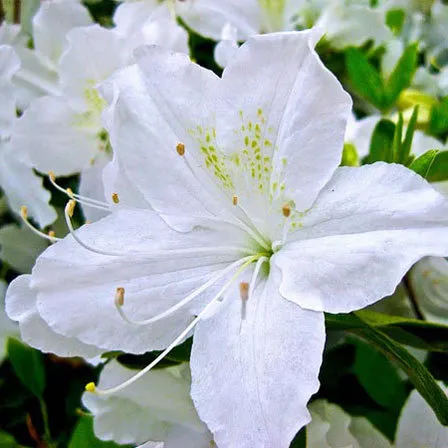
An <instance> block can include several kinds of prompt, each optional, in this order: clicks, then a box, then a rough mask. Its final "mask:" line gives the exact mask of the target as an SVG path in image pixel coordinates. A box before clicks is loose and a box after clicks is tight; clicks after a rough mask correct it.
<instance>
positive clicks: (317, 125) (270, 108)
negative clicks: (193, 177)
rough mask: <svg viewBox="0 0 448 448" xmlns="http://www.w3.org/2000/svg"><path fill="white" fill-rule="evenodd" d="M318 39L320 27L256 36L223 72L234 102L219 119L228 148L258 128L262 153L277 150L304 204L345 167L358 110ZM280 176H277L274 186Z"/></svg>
mask: <svg viewBox="0 0 448 448" xmlns="http://www.w3.org/2000/svg"><path fill="white" fill-rule="evenodd" d="M318 38H319V35H318V34H317V32H316V30H311V31H304V32H300V33H278V34H268V35H263V36H256V37H253V38H251V39H249V40H248V42H247V43H246V44H244V45H243V46H242V47H240V49H239V50H238V52H237V54H236V55H235V57H234V58H233V59H232V61H231V63H230V64H229V65H228V66H227V67H226V69H225V70H224V73H223V84H224V86H223V87H224V89H225V92H226V95H227V96H226V99H227V100H228V101H229V103H231V104H232V105H233V106H234V108H233V109H231V110H230V112H229V114H228V115H229V116H224V117H221V119H220V121H219V124H220V125H221V123H222V127H223V128H224V129H226V128H227V132H223V134H225V135H226V137H228V138H227V141H226V142H225V144H226V145H227V148H228V151H229V152H232V151H235V147H237V148H239V147H241V145H244V143H243V142H244V138H245V137H244V135H243V133H242V131H241V126H242V125H245V126H246V127H248V126H249V124H248V122H252V123H253V126H259V128H260V129H261V137H259V138H258V139H256V140H258V141H259V144H260V147H261V150H262V153H263V154H264V155H266V156H272V158H273V161H272V163H273V166H274V171H275V172H276V173H278V174H277V176H278V177H279V178H280V181H281V182H283V183H284V186H285V196H286V197H288V195H289V196H290V195H291V194H292V193H294V201H295V205H296V208H297V209H298V210H303V209H306V208H308V207H309V206H310V205H311V204H312V203H313V201H314V199H315V198H316V196H317V194H318V192H319V191H320V189H321V188H322V187H323V186H324V185H325V183H326V182H328V180H329V179H330V177H331V176H332V174H333V172H334V170H335V169H336V168H337V166H338V165H339V163H340V160H341V155H342V147H343V142H344V132H345V125H346V121H347V119H348V116H349V112H350V109H351V99H350V97H349V96H348V94H347V93H346V92H345V91H344V90H343V89H342V87H341V85H340V84H339V82H338V80H337V79H336V78H335V77H334V76H333V75H332V74H331V73H330V72H329V71H328V70H327V69H326V68H325V67H324V66H323V64H322V62H321V61H320V60H319V58H318V56H317V54H316V53H315V51H314V49H313V47H314V44H315V40H316V39H318ZM240 111H243V114H244V119H243V120H242V118H241V115H240V114H241V112H240ZM226 115H227V114H226ZM220 127H221V126H220ZM229 128H230V129H229ZM235 131H236V132H235ZM235 133H236V134H237V135H236V137H235ZM218 135H221V134H220V132H219V129H218ZM276 180H277V179H276V176H274V175H272V176H271V184H273V183H274V182H275V181H276ZM289 199H290V197H289Z"/></svg>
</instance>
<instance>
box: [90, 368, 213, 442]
mask: <svg viewBox="0 0 448 448" xmlns="http://www.w3.org/2000/svg"><path fill="white" fill-rule="evenodd" d="M134 373H135V371H134V370H131V369H128V368H126V367H123V366H122V365H121V364H119V363H118V362H117V361H111V362H109V363H108V364H107V365H106V366H105V367H104V369H103V371H102V372H101V376H100V381H99V385H100V386H101V387H103V388H106V387H111V386H113V385H115V384H117V383H120V382H122V381H126V380H127V379H129V378H131V377H132V376H133V375H134ZM190 382H191V379H190V373H189V368H188V366H187V365H186V364H183V365H179V366H175V367H169V368H164V369H157V370H154V371H152V372H150V373H149V374H148V375H146V376H145V377H144V378H140V380H138V381H136V382H135V383H134V384H132V385H131V386H129V387H128V388H126V389H124V390H122V391H120V392H119V393H117V394H116V395H114V396H108V397H101V396H98V395H93V394H90V393H85V394H84V396H83V403H84V405H85V406H86V407H87V409H88V410H89V411H90V412H91V413H92V414H93V417H94V429H95V434H96V436H97V437H99V438H100V439H101V440H113V441H115V442H117V443H121V444H125V443H132V444H139V443H143V442H146V441H148V440H150V441H153V442H164V444H163V445H162V446H163V447H164V448H180V447H181V446H182V447H183V448H188V447H191V448H210V442H211V440H212V436H211V434H210V433H209V432H208V430H207V427H206V426H205V425H204V424H203V423H202V422H201V421H200V420H199V417H198V416H197V413H196V410H195V408H194V406H193V402H192V401H191V398H190V393H189V390H190Z"/></svg>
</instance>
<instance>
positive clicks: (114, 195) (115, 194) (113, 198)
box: [112, 193, 120, 204]
mask: <svg viewBox="0 0 448 448" xmlns="http://www.w3.org/2000/svg"><path fill="white" fill-rule="evenodd" d="M112 202H113V203H114V204H118V203H119V202H120V198H119V196H118V193H112Z"/></svg>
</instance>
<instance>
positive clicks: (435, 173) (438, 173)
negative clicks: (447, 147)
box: [427, 151, 448, 182]
mask: <svg viewBox="0 0 448 448" xmlns="http://www.w3.org/2000/svg"><path fill="white" fill-rule="evenodd" d="M427 180H428V181H429V182H442V181H444V180H448V151H439V152H438V153H437V155H436V157H435V159H434V161H433V163H432V164H431V166H430V168H429V174H428V177H427Z"/></svg>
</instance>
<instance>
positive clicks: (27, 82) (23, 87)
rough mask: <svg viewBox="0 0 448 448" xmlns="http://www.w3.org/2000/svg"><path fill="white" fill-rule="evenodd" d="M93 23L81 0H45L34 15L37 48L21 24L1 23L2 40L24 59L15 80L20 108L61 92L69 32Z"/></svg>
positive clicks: (0, 36) (34, 34)
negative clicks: (60, 64) (30, 44)
mask: <svg viewBox="0 0 448 448" xmlns="http://www.w3.org/2000/svg"><path fill="white" fill-rule="evenodd" d="M91 23H92V19H91V17H90V15H89V12H88V11H87V9H86V8H85V7H84V6H82V5H81V4H80V3H79V2H75V1H70V2H69V1H64V0H52V1H45V2H42V3H41V6H40V8H39V10H38V11H37V13H36V15H35V16H34V17H33V20H32V28H33V44H34V49H33V50H31V49H29V48H28V45H27V43H28V37H27V36H26V35H25V34H23V33H21V32H20V28H19V27H17V26H15V25H8V24H6V23H4V24H3V25H2V26H1V27H0V44H1V43H5V44H8V45H12V46H13V47H14V49H15V51H16V53H17V55H18V56H19V59H20V61H21V67H20V70H18V71H17V73H16V74H15V76H14V78H13V80H12V82H13V85H14V87H15V90H16V94H17V103H18V105H19V107H20V108H22V109H23V108H26V107H27V106H28V104H29V103H30V101H31V100H32V99H34V98H38V97H40V96H42V95H49V94H58V93H59V87H58V74H57V64H58V61H59V58H60V56H61V54H62V53H63V51H64V50H65V48H66V45H67V42H66V35H67V33H68V32H69V31H70V30H71V29H73V28H74V27H77V26H85V25H90V24H91Z"/></svg>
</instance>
